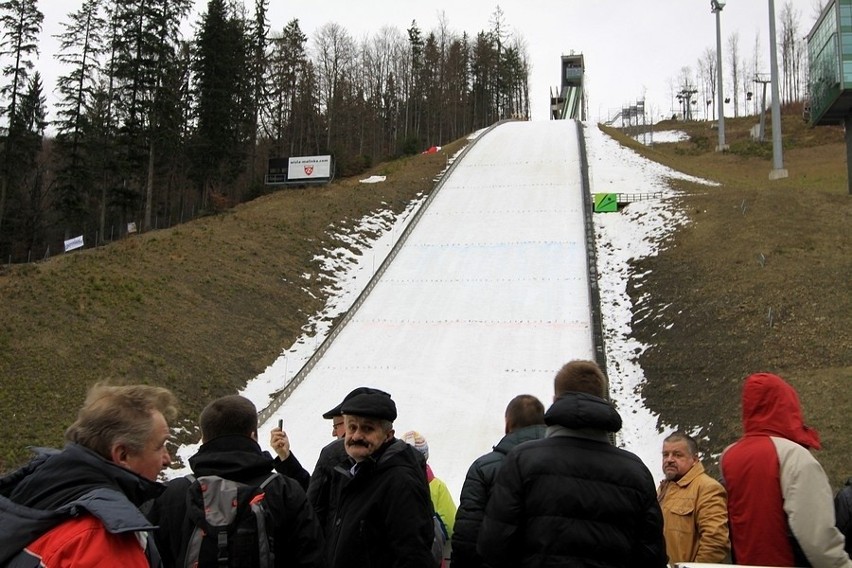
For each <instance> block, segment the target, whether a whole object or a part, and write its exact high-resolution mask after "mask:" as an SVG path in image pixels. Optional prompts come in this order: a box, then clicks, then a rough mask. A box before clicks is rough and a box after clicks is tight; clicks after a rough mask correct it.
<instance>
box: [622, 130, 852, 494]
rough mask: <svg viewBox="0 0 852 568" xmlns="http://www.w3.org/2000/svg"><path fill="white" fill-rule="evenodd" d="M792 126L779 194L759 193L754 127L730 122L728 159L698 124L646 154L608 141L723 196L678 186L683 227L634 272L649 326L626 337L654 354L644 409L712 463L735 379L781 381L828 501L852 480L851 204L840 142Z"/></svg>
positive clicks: (726, 432)
mask: <svg viewBox="0 0 852 568" xmlns="http://www.w3.org/2000/svg"><path fill="white" fill-rule="evenodd" d="M799 116H800V115H798V114H796V113H791V114H789V115H785V120H784V123H783V125H782V132H783V133H784V154H783V157H784V166H785V168H786V169H788V171H789V174H790V175H789V177H788V178H786V179H782V180H776V181H769V179H768V174H769V171H770V170H771V169H772V149H771V143H767V144H765V145H763V146H760V145H757V144H754V143H752V142H750V141H749V139H748V130H749V128H750V127H751V126H752V125H753V124H755V122H756V120H755V119H754V118H745V119H734V120H731V119H728V120H727V121H726V138H727V140H726V141H727V142H728V143H729V144H730V146H731V151H730V152H728V153H724V154H720V153H717V152H715V151H714V147H715V145H716V142H717V136H718V134H717V132H716V131H715V130H711V129H710V128H709V127H708V125H707V124H706V123H692V124H670V125H661V126H660V127H659V128H661V129H666V128H675V129H682V130H685V131H687V132H688V133H689V134H690V140H689V141H685V142H681V143H678V144H661V145H658V146H656V147H654V148H643V147H639V146H638V145H637V144H635V143H634V142H632V141H631V140H629V139H628V138H626V137H624V136H623V135H622V134H621V133H618V132H613V135H615V136H620V140H622V142H623V143H624V144H626V145H630V146H632V147H634V148H636V149H637V150H638V151H640V152H642V153H644V154H645V155H647V156H648V157H650V158H652V159H655V160H657V161H660V162H662V163H665V164H668V165H670V166H672V167H674V168H676V169H678V170H681V171H684V172H687V173H691V174H695V175H699V176H702V177H705V178H709V179H712V180H716V181H719V182H721V183H722V185H721V186H719V187H714V188H708V187H706V186H699V185H695V184H689V183H683V182H677V183H676V185H678V186H679V187H680V188H681V189H682V190H684V192H685V196H684V197H683V198H682V204H683V209H684V211H685V212H686V213H687V215H688V216H689V218H690V220H691V223H690V224H689V225H687V226H686V227H685V228H684V229H682V230H680V231H678V232H677V233H676V234H675V235H674V236H673V237H672V238H671V239H670V242H668V243H667V246H666V250H665V251H664V252H663V253H662V254H660V255H659V256H657V257H652V258H648V259H643V260H641V261H639V262H638V263H637V266H636V273H637V274H642V273H645V272H646V271H650V273H649V274H648V275H647V276H646V277H645V279H644V286H643V287H642V289H641V291H639V290H636V292H637V293H636V294H635V299H636V300H638V299H639V298H640V297H641V293H640V292H645V291H647V290H649V289H650V290H652V291H653V292H652V297H651V299H650V300H649V301H647V302H645V303H644V304H643V305H642V306H641V313H638V314H637V316H646V315H650V316H651V317H646V318H644V319H643V320H642V321H641V322H639V321H636V322H635V327H634V329H635V332H636V334H637V335H638V337H639V338H640V339H642V340H643V341H644V342H646V343H648V344H650V345H651V347H650V348H649V349H648V350H647V352H646V353H644V354H643V356H642V357H641V364H642V367H643V369H645V372H646V377H647V379H648V382H647V385H646V386H645V388H644V389H643V393H642V394H643V395H644V397H645V399H646V403H647V405H648V406H649V407H650V408H651V409H652V410H654V411H656V412H659V413H660V414H661V416H662V417H663V420H665V421H666V422H667V423H670V424H676V425H679V426H680V427H683V428H687V429H692V428H699V429H700V430H701V432H702V434H703V435H705V436H707V437H708V438H709V442H708V443H707V444H706V445H707V446H708V449H709V450H711V451H712V452H713V453H718V452H720V451H721V450H722V449H723V448H724V447H725V445H727V444H729V443H731V442H733V441H734V440H736V438H737V437H738V436H739V435H740V432H741V426H740V419H739V416H740V405H739V401H740V387H741V385H742V379H743V378H744V377H745V376H747V375H748V374H750V373H752V372H757V371H771V372H775V373H777V374H780V375H781V376H782V377H784V378H785V379H787V380H788V381H789V382H790V383H791V384H793V385H794V386H795V387H796V388H797V389H798V391H799V394H800V397H801V399H802V403H803V407H804V413H805V419H806V420H807V421H808V423H809V424H811V425H812V426H814V427H816V428H817V429H818V430H819V431H820V433H821V434H822V438H823V446H824V449H823V451H821V452H819V454H818V456H817V457H818V459H819V460H820V462H821V463H822V464H823V466H824V467H825V469H826V471H827V473H828V475H829V477H830V479H831V481H832V484H833V485H834V486H835V487H838V486H839V485H840V484H841V483H842V480H843V479H845V477H847V476H849V475H852V470H850V469H849V467H850V466H849V462H848V456H849V455H850V452H852V437H850V435H849V429H848V422H849V420H848V416H849V409H850V403H852V398H850V389H849V386H850V384H852V383H851V381H852V349H850V346H852V331H850V330H852V325H850V314H852V303H850V296H849V284H850V282H852V255H850V231H849V226H850V225H849V221H850V212H852V198H850V195H849V193H848V188H847V184H846V163H845V162H846V160H845V145H844V144H843V131H842V129H839V128H834V127H823V128H816V129H813V128H809V127H807V125H805V124H804V123H803V122H802V121H801V119H800V118H799ZM768 122H769V120H768V119H767V123H768ZM767 126H768V124H767ZM767 139H768V140H770V141H771V132H770V133H768V134H767ZM634 284H635V283H634ZM770 310H771V314H772V318H771V325H770V320H769V315H770Z"/></svg>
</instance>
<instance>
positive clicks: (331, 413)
mask: <svg viewBox="0 0 852 568" xmlns="http://www.w3.org/2000/svg"><path fill="white" fill-rule="evenodd" d="M359 394H383V395H386V396H388V397H389V396H390V395H389V394H388V393H386V392H385V391H381V390H379V389H371V388H370V387H358V388H357V389H353V390H351V391H349V394H347V395H346V396H345V397H344V398H343V402H341V403H340V404H338V405H337V406H335V407H334V408H332V409H331V410H329V411H328V412H326V413H324V414H323V415H322V417H323V418H325V419H326V420H331V419H332V418H334V417H335V416H341V415H342V414H343V411H342V410H341V408H342V407H343V404H344V403H345V402H346V401H347V400H349V399H351V398H352V397H354V396H358V395H359Z"/></svg>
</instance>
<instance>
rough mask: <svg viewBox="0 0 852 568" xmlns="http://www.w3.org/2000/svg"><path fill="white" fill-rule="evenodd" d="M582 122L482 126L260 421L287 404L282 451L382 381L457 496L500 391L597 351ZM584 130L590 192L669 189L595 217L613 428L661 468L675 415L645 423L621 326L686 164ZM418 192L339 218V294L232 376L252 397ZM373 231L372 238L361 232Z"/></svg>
mask: <svg viewBox="0 0 852 568" xmlns="http://www.w3.org/2000/svg"><path fill="white" fill-rule="evenodd" d="M579 126H580V125H579V124H578V123H575V122H573V121H549V122H509V123H505V124H501V125H500V126H498V127H496V128H495V129H493V130H492V131H490V132H488V133H487V134H484V135H482V136H480V137H479V139H478V140H477V141H476V143H475V145H474V146H473V147H472V148H471V149H470V151H469V152H468V153H467V154H466V155H465V156H464V158H463V159H462V160H461V161H459V163H457V164H456V165H455V168H454V169H453V170H452V171H451V173H450V174H449V175H448V176H447V177H446V178H445V179H444V182H443V185H442V187H441V188H440V190H439V193H438V194H437V195H436V196H435V198H434V199H433V201H432V202H431V204H430V205H429V207H428V210H426V211H425V212H424V215H423V217H422V219H421V220H420V222H419V224H418V225H417V226H416V227H415V228H414V230H413V231H412V232H411V235H410V236H409V238H408V240H407V241H406V243H405V245H404V247H403V248H402V249H401V250H400V252H399V253H398V255H397V256H396V258H395V259H394V260H393V262H392V263H391V264H390V266H389V267H388V269H387V271H386V272H385V273H384V275H383V276H382V278H381V280H380V281H379V282H378V283H377V284H376V286H375V288H374V289H373V290H372V292H371V293H370V295H369V296H368V297H367V299H366V301H365V302H364V303H363V305H361V306H360V307H359V308H358V310H357V312H356V313H355V314H354V317H353V318H352V320H351V321H350V322H349V323H348V324H347V325H346V327H345V328H344V329H343V330H342V331H341V333H340V334H339V335H338V336H337V338H336V339H335V340H334V342H333V343H332V345H331V347H330V348H329V349H328V351H327V352H326V354H325V355H324V356H323V358H322V359H321V360H320V361H319V363H318V364H317V365H316V366H315V367H314V368H313V369H312V370H311V372H310V373H309V374H308V376H307V377H306V379H305V380H304V382H302V383H301V384H300V385H299V386H298V387H297V388H296V390H295V391H294V393H293V394H292V395H291V396H290V397H289V399H287V401H286V402H285V403H284V404H283V405H282V406H281V408H280V409H279V410H278V412H276V413H275V414H274V416H273V418H272V419H271V420H268V421H267V423H266V424H263V425H262V426H261V428H260V432H259V436H260V442H261V445H262V446H264V447H267V443H268V440H269V431H270V430H271V429H272V427H273V426H275V425H277V423H278V419H279V418H280V419H283V422H284V429H285V430H286V431H287V434H288V436H289V438H290V441H291V445H292V450H293V452H294V453H295V455H296V456H297V457H298V458H299V460H300V461H301V462H302V464H303V465H304V466H305V467H306V468H307V469H308V470H309V471H310V470H312V469H313V465H314V463H315V461H316V458H317V455H318V454H319V451H320V449H321V448H322V447H323V446H324V445H325V444H327V443H328V442H330V441H331V440H332V438H331V423H330V421H327V420H323V418H322V413H323V412H325V411H327V410H328V409H330V408H332V407H334V406H335V405H336V404H337V403H339V402H340V400H341V399H342V398H343V396H344V395H345V394H346V393H347V392H349V391H350V390H351V389H353V388H355V387H357V386H371V387H376V388H380V389H383V390H386V391H388V392H389V393H391V395H392V397H393V399H394V400H395V401H396V404H397V408H398V411H399V417H398V418H397V420H396V422H395V428H396V431H397V433H398V435H400V436H401V435H402V433H404V432H405V431H407V430H418V431H419V432H420V433H422V434H423V435H424V437H425V438H426V440H427V441H428V444H429V456H430V457H429V463H430V464H431V465H432V468H433V470H434V471H435V474H436V475H437V476H438V477H440V478H441V479H443V480H444V481H445V482H446V483H447V485H448V486H449V488H450V491H451V492H452V494H453V495H454V497H455V498H456V500H457V499H458V494H459V491H460V489H461V485H462V483H463V481H464V476H465V473H466V472H467V469H468V467H469V466H470V463H471V462H472V461H473V460H474V459H475V458H477V457H478V456H480V455H482V454H483V453H486V452H488V451H490V449H491V446H492V445H493V444H495V443H497V441H499V439H500V438H501V437H502V435H503V433H504V431H503V429H504V423H503V414H504V410H505V407H506V404H507V403H508V402H509V400H511V399H512V398H513V397H514V396H516V395H518V394H522V393H527V394H533V395H535V396H537V397H538V398H539V399H541V401H542V402H543V403H544V404H545V407H547V406H549V404H550V402H551V400H552V396H553V376H554V374H555V373H556V371H557V370H558V369H559V367H560V366H561V365H562V364H563V363H565V362H567V361H569V360H571V359H578V358H582V359H593V358H594V349H593V346H592V336H591V322H590V299H589V287H588V281H587V278H588V270H587V268H588V267H587V265H586V263H587V260H586V250H585V246H586V244H585V234H584V220H583V214H584V210H583V195H582V191H583V187H582V180H581V175H580V156H579V146H578V143H577V129H578V128H579ZM584 133H585V134H584V135H585V143H586V148H587V152H588V162H589V169H590V178H591V179H590V183H591V188H590V191H591V192H594V193H599V192H606V193H619V194H625V193H628V194H629V193H642V194H648V193H652V192H656V193H662V194H663V196H664V197H663V198H661V199H655V200H647V201H637V202H634V203H630V204H629V205H627V206H625V207H624V208H623V209H622V210H621V211H620V212H619V213H602V214H595V216H594V224H595V233H596V240H597V258H598V267H597V268H598V272H599V274H600V278H599V289H600V295H601V310H602V317H603V324H604V333H605V337H606V342H607V344H606V349H607V370H608V374H609V378H610V383H611V384H610V388H611V395H612V398H613V401H614V402H615V404H616V405H617V407H618V409H619V412H620V413H621V415H622V418H623V419H624V428H623V429H622V432H621V434H620V435H619V437H618V444H619V445H620V446H621V447H624V448H626V449H628V450H630V451H633V452H635V453H637V454H638V455H639V456H640V457H641V458H642V459H643V460H644V461H645V463H646V465H647V466H648V467H649V469H650V470H651V471H652V473H653V474H654V475H655V476H657V475H659V457H658V456H659V453H660V448H661V440H662V436H663V435H664V433H666V432H667V431H668V430H670V429H671V428H673V427H674V425H671V426H669V425H658V417H657V416H655V415H653V414H651V413H650V412H649V411H647V409H645V407H644V405H643V401H642V400H641V397H640V396H639V394H638V389H639V387H640V385H641V384H642V382H643V381H644V375H643V373H642V369H641V368H640V367H639V365H638V363H637V358H638V356H639V354H641V352H642V350H643V349H644V348H645V346H644V345H642V344H640V343H638V342H637V341H636V340H635V339H633V338H632V337H631V329H630V322H631V313H632V307H633V306H632V303H631V301H630V298H629V297H628V295H627V291H626V287H627V281H628V280H629V279H634V280H639V281H641V278H642V277H641V275H633V274H631V272H630V260H631V259H634V258H640V257H644V256H648V255H653V254H656V253H657V251H658V249H659V246H660V243H661V241H662V239H664V238H665V237H666V235H668V234H669V233H670V232H671V231H672V230H674V229H675V228H676V226H677V225H678V224H680V223H682V222H684V218H683V217H682V216H681V215H680V214H679V213H678V211H677V210H676V208H675V206H674V202H673V201H671V200H669V199H667V197H668V196H673V195H674V192H673V190H671V189H670V188H669V187H668V184H667V182H666V180H667V179H668V178H673V177H683V178H688V179H692V180H694V181H695V180H696V178H690V177H689V176H685V175H683V174H679V173H678V172H675V171H673V170H670V169H668V168H665V167H663V166H660V165H659V164H656V163H654V162H650V161H648V160H645V159H643V158H641V157H640V156H639V155H638V154H636V153H634V152H632V151H631V150H628V149H625V148H624V147H622V146H620V145H619V144H618V143H616V142H615V141H613V140H612V139H611V138H609V137H608V136H606V135H605V134H603V133H602V132H601V131H600V130H599V129H598V128H597V127H595V126H593V125H590V126H587V127H586V128H585V129H584ZM477 134H479V133H477ZM471 138H473V136H472V137H471ZM697 181H700V180H697ZM365 191H368V189H365ZM421 204H422V199H421V200H418V201H416V202H415V203H412V206H411V207H410V208H409V209H408V210H407V211H406V212H405V213H404V214H403V215H401V216H398V217H396V216H392V215H390V214H388V213H384V214H377V215H375V216H371V217H370V218H367V219H363V220H362V223H361V225H360V226H359V227H358V228H356V230H354V231H351V232H350V233H348V235H349V239H350V241H351V242H352V243H353V246H355V247H356V248H359V249H360V252H361V254H360V255H356V254H353V253H351V252H350V253H345V254H344V253H343V252H342V251H341V250H335V251H327V254H326V257H325V260H326V262H327V263H330V264H328V265H327V266H328V267H329V268H332V269H333V270H334V271H336V273H337V278H336V279H335V281H334V282H330V283H329V286H330V288H329V289H330V290H333V292H334V293H333V294H332V297H331V299H330V301H329V303H328V306H327V309H326V310H325V311H324V312H323V313H321V314H317V315H316V316H315V317H314V318H312V320H311V322H310V323H309V324H308V325H307V326H306V328H305V332H306V333H305V335H304V336H303V337H301V338H300V339H299V340H298V341H296V343H294V345H293V346H291V347H290V348H288V349H286V350H285V351H284V352H283V353H282V355H281V357H280V358H279V359H278V360H277V361H276V362H275V363H273V364H272V365H271V366H270V367H269V369H267V371H266V372H264V373H263V374H261V375H260V376H258V377H257V378H256V379H254V380H252V381H250V382H249V384H248V385H247V386H246V388H245V390H244V391H243V392H242V393H241V394H244V395H245V396H247V397H249V398H250V399H251V400H253V401H254V402H255V404H256V405H257V406H258V409H261V408H264V407H265V406H267V404H268V403H269V397H270V394H271V393H273V392H275V391H276V390H280V389H281V388H283V387H284V385H286V384H287V382H288V381H289V380H290V379H291V378H292V377H293V375H295V374H296V373H297V371H298V370H299V369H300V368H301V367H302V365H303V364H304V363H305V361H307V359H308V358H309V357H310V355H311V353H312V352H313V351H314V350H315V349H316V347H317V346H319V344H320V343H321V342H322V340H323V339H324V338H325V336H326V335H327V334H328V333H329V331H330V329H329V323H328V322H330V321H331V320H332V319H333V318H334V317H335V316H337V315H339V314H341V313H343V312H345V311H346V310H347V309H348V308H349V306H351V305H352V302H353V301H354V300H355V298H356V297H357V295H358V294H359V293H360V291H361V290H362V289H363V288H364V287H365V286H366V284H367V282H368V281H369V279H370V277H371V276H372V274H373V272H374V271H375V270H376V269H377V268H378V267H379V266H380V265H381V263H382V261H383V260H384V258H385V257H386V256H387V254H388V252H389V251H390V248H391V246H392V245H393V243H394V242H395V241H396V239H397V238H398V237H399V235H400V234H401V233H402V230H403V228H404V227H405V226H406V225H407V224H408V222H409V221H410V219H411V217H412V214H413V212H414V211H415V210H416V208H417V207H419V206H420V205H421ZM376 232H378V233H380V237H379V238H378V239H375V240H374V241H366V240H365V238H364V237H363V236H362V235H363V234H368V233H373V234H375V233H376ZM294 285H296V284H294ZM196 450H197V445H187V446H184V447H182V448H180V449H179V452H178V454H179V456H180V457H182V458H183V461H184V463H186V459H187V458H188V457H189V456H191V455H192V454H193V453H194V452H195V451H196ZM186 472H187V470H186V468H182V469H179V470H173V471H172V472H171V473H170V475H172V476H174V475H181V474H184V473H186Z"/></svg>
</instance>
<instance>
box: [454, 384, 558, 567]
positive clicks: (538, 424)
mask: <svg viewBox="0 0 852 568" xmlns="http://www.w3.org/2000/svg"><path fill="white" fill-rule="evenodd" d="M505 419H506V435H505V436H503V438H502V439H501V440H500V441H499V442H498V443H497V445H496V446H494V449H493V451H491V452H489V453H487V454H485V455H484V456H481V457H479V458H477V459H476V461H474V462H473V464H471V466H470V469H468V471H467V476H466V477H465V480H464V485H462V490H461V495H460V496H459V508H458V510H457V511H456V524H455V527H454V529H453V556H452V561H451V562H450V565H451V566H453V568H472V567H475V568H479V567H480V566H482V565H483V564H482V558H481V557H480V556H479V555H478V554H477V553H476V540H477V538H478V537H479V529H480V527H481V526H482V518H483V517H484V516H485V505H487V504H488V498H489V497H490V496H491V489H492V487H494V479H495V478H496V477H497V472H498V471H499V470H500V466H501V465H502V464H503V458H505V457H506V454H508V453H509V450H511V449H512V448H514V447H515V446H517V445H518V444H522V443H524V442H528V441H530V440H538V439H540V438H544V430H545V427H544V405H542V404H541V401H540V400H538V399H537V398H536V397H534V396H532V395H529V394H520V395H518V396H516V397H515V398H513V399H512V400H511V401H510V402H509V405H508V406H507V407H506V414H505Z"/></svg>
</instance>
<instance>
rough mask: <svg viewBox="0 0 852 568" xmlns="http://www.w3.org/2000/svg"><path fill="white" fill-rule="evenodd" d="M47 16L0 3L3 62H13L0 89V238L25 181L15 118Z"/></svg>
mask: <svg viewBox="0 0 852 568" xmlns="http://www.w3.org/2000/svg"><path fill="white" fill-rule="evenodd" d="M43 21H44V15H43V14H42V13H41V11H39V9H38V7H37V0H6V1H4V2H0V29H2V30H3V31H2V34H0V58H3V57H6V58H9V59H11V60H12V62H11V63H8V64H6V65H4V66H3V78H4V79H5V80H6V82H5V83H4V84H3V85H2V86H0V96H2V97H4V98H5V99H6V100H7V101H8V105H6V106H5V107H4V108H2V111H3V112H2V115H4V116H5V117H6V119H7V125H8V126H7V131H6V139H5V140H4V144H3V153H2V157H0V160H2V161H0V238H2V235H3V219H4V218H5V216H6V202H7V199H8V194H9V193H11V192H16V191H17V190H18V187H17V184H18V183H20V178H21V177H22V171H21V165H20V164H18V163H16V161H15V160H14V158H13V153H14V152H15V151H16V148H17V147H18V145H19V144H21V143H22V138H23V137H24V133H23V132H22V131H20V130H19V129H18V123H17V122H16V120H15V118H16V117H17V116H19V114H18V113H19V109H18V106H19V105H20V104H21V102H20V101H21V98H22V97H23V96H24V93H25V92H26V89H27V87H28V79H29V71H30V70H31V69H32V68H33V61H32V58H33V57H37V56H38V35H39V33H40V32H41V26H42V22H43Z"/></svg>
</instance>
